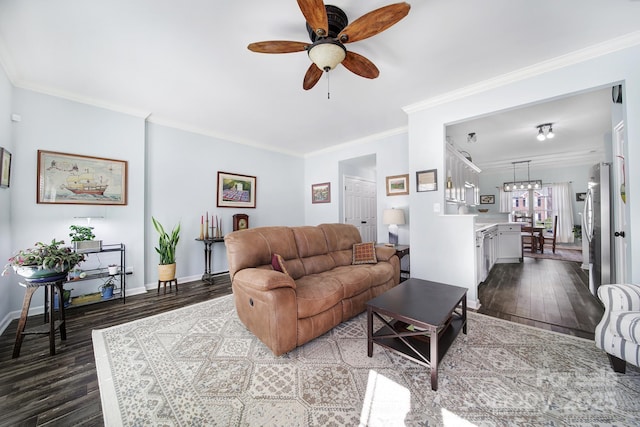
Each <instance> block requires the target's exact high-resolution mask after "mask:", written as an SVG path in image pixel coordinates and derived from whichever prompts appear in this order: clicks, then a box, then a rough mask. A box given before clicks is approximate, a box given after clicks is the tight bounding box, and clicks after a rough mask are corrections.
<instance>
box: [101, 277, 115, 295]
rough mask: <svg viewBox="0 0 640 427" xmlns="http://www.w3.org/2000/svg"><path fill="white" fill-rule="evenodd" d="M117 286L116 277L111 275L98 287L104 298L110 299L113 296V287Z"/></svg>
mask: <svg viewBox="0 0 640 427" xmlns="http://www.w3.org/2000/svg"><path fill="white" fill-rule="evenodd" d="M115 287H116V282H115V277H114V276H109V278H108V279H107V280H106V281H105V282H104V283H103V284H102V285H100V287H99V288H98V290H99V291H100V295H101V296H102V299H109V298H111V297H113V289H114V288H115Z"/></svg>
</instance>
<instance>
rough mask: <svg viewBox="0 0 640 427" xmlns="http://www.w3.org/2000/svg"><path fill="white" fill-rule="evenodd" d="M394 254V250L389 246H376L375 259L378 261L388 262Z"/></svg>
mask: <svg viewBox="0 0 640 427" xmlns="http://www.w3.org/2000/svg"><path fill="white" fill-rule="evenodd" d="M395 254H396V249H395V248H392V247H390V246H376V258H378V261H389V260H390V259H391V257H392V256H394V255H395Z"/></svg>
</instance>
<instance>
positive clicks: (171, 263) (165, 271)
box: [151, 217, 180, 281]
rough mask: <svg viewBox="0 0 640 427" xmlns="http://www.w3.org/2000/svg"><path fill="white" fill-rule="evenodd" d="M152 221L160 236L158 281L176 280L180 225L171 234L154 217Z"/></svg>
mask: <svg viewBox="0 0 640 427" xmlns="http://www.w3.org/2000/svg"><path fill="white" fill-rule="evenodd" d="M151 221H152V222H153V227H154V228H155V229H156V231H157V232H158V234H159V238H158V246H157V247H156V248H155V249H156V252H158V255H160V264H159V265H158V280H162V281H169V280H173V279H175V278H176V246H177V245H178V241H179V240H180V223H178V224H177V225H176V226H175V227H173V230H172V231H171V234H169V233H167V232H166V231H165V229H164V227H163V226H162V224H160V223H159V222H158V221H157V220H156V219H155V218H154V217H151Z"/></svg>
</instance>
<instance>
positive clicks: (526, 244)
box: [516, 215, 538, 252]
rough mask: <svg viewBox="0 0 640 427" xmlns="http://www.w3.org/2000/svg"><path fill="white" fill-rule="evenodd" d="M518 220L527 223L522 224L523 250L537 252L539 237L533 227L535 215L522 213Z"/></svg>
mask: <svg viewBox="0 0 640 427" xmlns="http://www.w3.org/2000/svg"><path fill="white" fill-rule="evenodd" d="M516 221H517V222H523V223H525V224H524V225H522V231H521V233H520V236H521V239H522V250H523V251H524V250H525V249H528V250H529V251H530V252H536V250H537V246H538V245H537V243H538V237H537V236H536V235H535V230H534V228H533V217H531V216H527V215H522V216H520V217H518V218H517V219H516Z"/></svg>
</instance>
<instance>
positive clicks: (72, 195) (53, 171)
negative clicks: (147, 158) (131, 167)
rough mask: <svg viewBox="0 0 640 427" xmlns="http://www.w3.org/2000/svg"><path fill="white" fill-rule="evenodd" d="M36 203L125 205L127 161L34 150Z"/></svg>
mask: <svg viewBox="0 0 640 427" xmlns="http://www.w3.org/2000/svg"><path fill="white" fill-rule="evenodd" d="M37 173H38V176H37V202H38V203H52V204H76V205H126V204H127V162H126V161H125V160H115V159H105V158H102V157H92V156H84V155H80V154H68V153H58V152H54V151H44V150H38V172H37Z"/></svg>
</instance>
